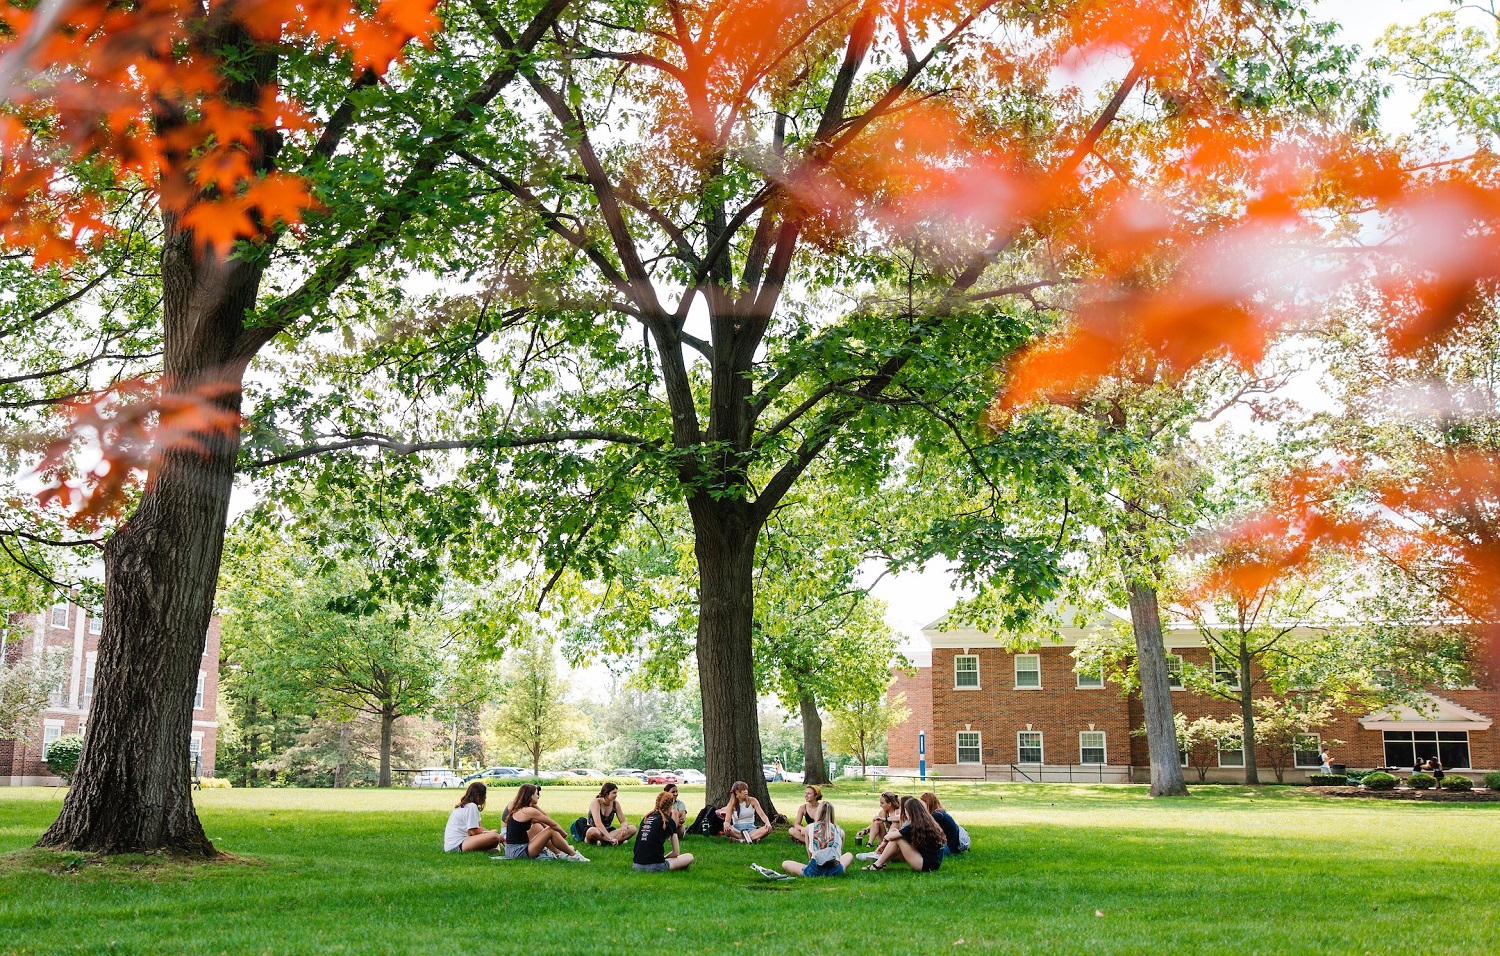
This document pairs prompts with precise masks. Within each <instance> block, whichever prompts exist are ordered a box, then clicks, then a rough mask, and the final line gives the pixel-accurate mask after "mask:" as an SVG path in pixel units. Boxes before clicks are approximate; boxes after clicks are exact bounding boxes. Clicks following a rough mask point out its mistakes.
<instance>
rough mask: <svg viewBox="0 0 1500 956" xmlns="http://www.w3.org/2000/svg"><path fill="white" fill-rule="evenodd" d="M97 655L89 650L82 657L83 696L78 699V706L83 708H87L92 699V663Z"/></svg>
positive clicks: (96, 658)
mask: <svg viewBox="0 0 1500 956" xmlns="http://www.w3.org/2000/svg"><path fill="white" fill-rule="evenodd" d="M98 657H99V655H98V654H95V653H93V652H90V653H89V655H88V656H87V657H85V658H84V661H85V663H84V665H83V696H82V697H81V698H80V699H79V701H78V706H79V707H82V708H85V709H87V708H88V706H89V703H90V702H92V701H93V699H94V664H95V662H96V661H97V660H98Z"/></svg>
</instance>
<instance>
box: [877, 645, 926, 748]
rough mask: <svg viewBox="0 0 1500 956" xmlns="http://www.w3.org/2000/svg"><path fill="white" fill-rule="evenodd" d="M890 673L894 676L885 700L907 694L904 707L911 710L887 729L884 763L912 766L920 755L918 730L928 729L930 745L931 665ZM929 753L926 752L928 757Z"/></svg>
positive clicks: (892, 699)
mask: <svg viewBox="0 0 1500 956" xmlns="http://www.w3.org/2000/svg"><path fill="white" fill-rule="evenodd" d="M891 673H892V676H893V677H894V679H893V680H892V681H891V686H890V688H889V689H887V690H886V694H885V697H886V700H887V701H891V702H894V701H895V700H896V698H897V697H898V696H900V695H902V694H904V695H906V709H907V710H909V711H911V716H910V717H908V718H907V719H906V720H905V721H904V722H903V723H901V724H898V725H897V726H895V727H892V728H891V729H890V731H889V732H887V733H886V735H885V743H886V749H887V751H888V756H887V757H886V763H887V764H888V765H889V766H892V767H915V766H917V762H918V760H919V759H920V758H919V757H918V754H917V733H918V732H919V731H922V730H926V731H928V737H929V742H928V746H929V747H931V746H932V744H931V740H930V738H931V730H932V668H930V667H922V668H918V669H917V671H916V672H915V673H908V672H905V671H892V672H891ZM931 757H932V755H931V753H929V754H928V759H929V760H930V759H931Z"/></svg>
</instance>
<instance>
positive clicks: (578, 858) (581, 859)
mask: <svg viewBox="0 0 1500 956" xmlns="http://www.w3.org/2000/svg"><path fill="white" fill-rule="evenodd" d="M563 859H564V860H567V861H568V862H569V863H588V862H590V861H589V858H588V857H586V856H584V855H583V854H582V853H579V852H578V851H577V850H574V851H573V855H572V856H565V857H563Z"/></svg>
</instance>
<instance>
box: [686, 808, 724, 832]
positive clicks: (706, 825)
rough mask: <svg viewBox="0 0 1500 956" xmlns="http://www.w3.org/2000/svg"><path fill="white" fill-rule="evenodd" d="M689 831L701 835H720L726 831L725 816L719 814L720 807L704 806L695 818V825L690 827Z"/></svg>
mask: <svg viewBox="0 0 1500 956" xmlns="http://www.w3.org/2000/svg"><path fill="white" fill-rule="evenodd" d="M688 832H689V833H696V834H698V835H700V836H718V835H719V834H721V833H723V832H724V818H723V817H721V816H719V808H718V807H704V808H703V809H702V810H699V811H698V816H697V817H696V818H695V819H694V820H693V825H692V826H690V827H688Z"/></svg>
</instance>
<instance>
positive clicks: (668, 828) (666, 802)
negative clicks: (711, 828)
mask: <svg viewBox="0 0 1500 956" xmlns="http://www.w3.org/2000/svg"><path fill="white" fill-rule="evenodd" d="M676 800H677V794H675V793H671V792H666V791H664V792H662V793H658V794H657V795H656V808H655V809H653V810H652V811H651V812H650V813H648V814H646V816H645V818H644V819H642V820H641V829H640V832H639V833H637V834H636V836H635V862H634V864H633V866H634V869H635V870H636V871H637V872H639V873H665V872H667V871H668V870H685V869H687V868H688V867H689V866H691V865H692V863H693V855H692V854H691V853H683V852H681V849H682V844H681V843H679V842H678V839H677V835H678V833H680V832H681V828H680V827H678V826H677V821H676V820H675V819H674V818H673V814H672V804H673V803H675V802H676ZM668 840H671V841H672V852H671V853H668V852H666V849H667V841H668Z"/></svg>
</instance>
